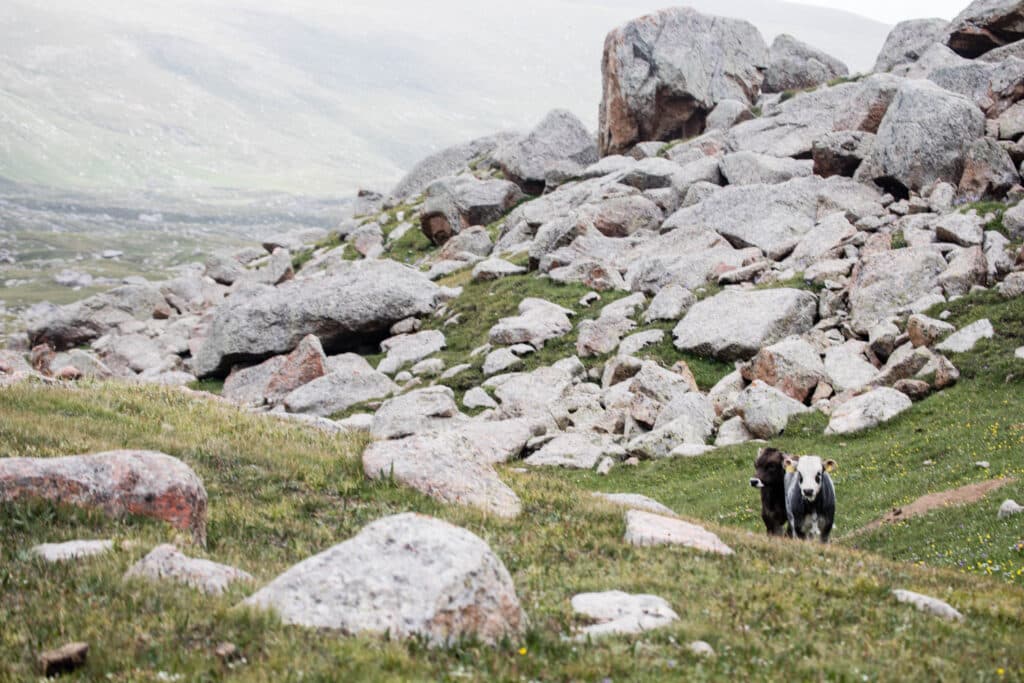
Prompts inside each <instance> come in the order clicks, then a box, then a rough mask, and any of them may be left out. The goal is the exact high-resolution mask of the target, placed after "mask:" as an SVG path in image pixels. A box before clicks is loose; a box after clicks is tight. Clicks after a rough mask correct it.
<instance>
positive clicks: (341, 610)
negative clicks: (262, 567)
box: [243, 513, 526, 646]
mask: <svg viewBox="0 0 1024 683" xmlns="http://www.w3.org/2000/svg"><path fill="white" fill-rule="evenodd" d="M243 604H245V605H248V606H250V607H257V608H264V609H272V610H274V611H276V612H277V613H278V614H279V615H280V617H281V619H282V620H283V621H284V622H285V623H286V624H297V625H301V626H308V627H310V628H322V629H331V630H335V631H340V632H342V633H344V634H346V635H357V634H360V633H374V634H383V633H389V634H390V635H391V636H392V637H394V638H409V637H411V636H422V637H424V638H426V639H427V641H428V642H430V643H431V644H433V645H438V646H443V645H446V644H449V643H452V642H454V641H457V640H459V639H460V638H464V637H476V638H479V639H480V640H482V641H484V642H488V643H496V642H498V641H499V640H501V639H502V638H504V637H506V636H510V637H513V638H515V637H517V636H519V635H520V634H521V633H522V632H523V630H524V629H525V627H526V615H525V614H524V613H523V610H522V608H521V607H520V606H519V599H518V598H517V596H516V591H515V586H514V585H513V584H512V577H511V576H510V575H509V573H508V570H507V569H506V568H505V565H504V564H503V563H502V562H501V560H500V559H499V558H498V557H497V556H496V555H495V554H494V553H493V552H492V551H491V549H490V548H489V547H488V546H487V544H486V543H485V542H484V541H483V540H481V539H480V538H479V537H478V536H476V535H474V534H472V533H471V532H469V531H467V530H465V529H461V528H459V527H456V526H453V525H452V524H449V523H447V522H443V521H441V520H438V519H434V518H431V517H426V516H423V515H418V514H414V513H405V514H401V515H395V516H392V517H385V518H383V519H379V520H377V521H376V522H373V523H372V524H369V525H367V526H366V527H365V528H363V530H362V531H360V532H359V534H357V535H356V536H354V537H353V538H351V539H349V540H348V541H345V542H344V543H340V544H338V545H336V546H334V547H333V548H330V549H328V550H325V551H324V552H322V553H320V554H318V555H314V556H313V557H310V558H309V559H307V560H304V561H303V562H300V563H299V564H297V565H295V566H294V567H292V568H291V569H289V570H288V571H286V572H285V573H283V574H281V575H280V576H279V577H277V578H276V579H274V580H273V581H272V582H271V583H270V584H268V585H267V586H265V587H264V588H262V589H260V590H259V591H257V592H256V593H254V594H253V595H252V596H251V597H249V598H248V599H247V600H246V601H245V602H244V603H243Z"/></svg>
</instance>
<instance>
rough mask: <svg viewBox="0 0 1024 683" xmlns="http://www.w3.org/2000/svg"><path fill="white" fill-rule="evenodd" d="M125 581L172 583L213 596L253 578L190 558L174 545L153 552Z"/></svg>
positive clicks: (238, 570) (136, 565)
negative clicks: (168, 581) (239, 582)
mask: <svg viewBox="0 0 1024 683" xmlns="http://www.w3.org/2000/svg"><path fill="white" fill-rule="evenodd" d="M124 578H126V579H132V578H143V579H149V580H150V581H163V580H170V581H175V582H177V583H183V584H185V585H187V586H191V587H192V588H195V589H196V590H200V591H202V592H204V593H209V594H211V595H219V594H221V593H223V592H224V591H226V590H227V589H228V586H230V585H231V584H232V583H234V582H236V581H244V582H252V581H254V579H253V577H252V575H251V574H249V573H247V572H244V571H242V570H240V569H236V568H234V567H229V566H228V565H224V564H218V563H216V562H211V561H210V560H203V559H198V558H193V557H188V556H186V555H184V554H182V553H181V552H180V551H179V550H178V549H177V548H175V547H174V546H173V545H160V546H157V547H156V548H153V550H152V551H150V553H149V554H148V555H146V556H145V557H144V558H142V559H141V560H139V561H138V562H136V563H135V564H134V565H132V566H131V568H129V569H128V571H127V572H125V575H124Z"/></svg>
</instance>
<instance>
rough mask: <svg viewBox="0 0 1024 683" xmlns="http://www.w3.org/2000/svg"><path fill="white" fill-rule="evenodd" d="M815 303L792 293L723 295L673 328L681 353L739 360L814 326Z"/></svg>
mask: <svg viewBox="0 0 1024 683" xmlns="http://www.w3.org/2000/svg"><path fill="white" fill-rule="evenodd" d="M817 311H818V299H817V297H815V296H814V295H813V294H810V293H809V292H804V291H800V290H796V289H764V290H755V291H749V292H741V291H728V290H727V291H725V292H722V293H721V294H718V295H716V296H713V297H711V298H710V299H705V300H704V301H701V302H699V303H697V304H696V305H694V306H693V307H692V308H691V309H690V310H689V312H688V313H687V314H686V317H685V318H683V319H682V321H680V323H679V324H678V325H677V326H676V328H675V330H674V331H673V334H674V335H675V346H676V348H677V349H679V350H681V351H687V352H690V353H696V354H699V355H701V356H713V357H715V358H718V359H720V360H725V361H733V360H744V359H747V358H750V357H752V356H753V355H754V354H756V353H757V352H758V351H759V350H761V349H762V348H763V347H765V346H768V345H770V344H774V343H775V342H778V341H781V340H783V339H785V338H786V337H789V336H791V335H800V334H803V333H804V332H807V331H808V330H810V329H811V328H812V327H813V326H814V322H815V319H816V317H817Z"/></svg>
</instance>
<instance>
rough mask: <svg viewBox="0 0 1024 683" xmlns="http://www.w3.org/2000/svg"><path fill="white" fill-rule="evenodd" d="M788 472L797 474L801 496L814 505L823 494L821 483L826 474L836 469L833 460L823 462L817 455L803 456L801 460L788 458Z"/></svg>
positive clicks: (797, 483) (786, 462) (786, 463)
mask: <svg viewBox="0 0 1024 683" xmlns="http://www.w3.org/2000/svg"><path fill="white" fill-rule="evenodd" d="M785 465H786V470H787V471H788V472H795V473H796V485H797V486H799V487H800V495H802V496H803V498H804V500H806V501H807V502H809V503H813V502H814V501H815V500H817V498H818V494H819V493H821V481H822V479H824V477H825V472H831V471H832V470H833V469H835V465H836V464H835V462H834V461H832V460H828V461H823V460H822V459H821V458H819V457H818V456H816V455H803V456H800V457H799V458H793V457H787V458H786V461H785Z"/></svg>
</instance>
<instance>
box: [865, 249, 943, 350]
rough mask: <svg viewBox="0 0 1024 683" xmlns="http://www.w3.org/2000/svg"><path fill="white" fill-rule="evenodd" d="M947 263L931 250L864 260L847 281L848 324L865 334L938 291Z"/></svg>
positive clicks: (897, 252) (899, 251)
mask: <svg viewBox="0 0 1024 683" xmlns="http://www.w3.org/2000/svg"><path fill="white" fill-rule="evenodd" d="M945 270H946V260H945V259H944V258H942V255H941V254H940V253H939V252H938V251H936V250H934V249H932V248H930V247H911V248H907V249H895V250H892V251H883V252H880V253H875V254H870V255H868V256H866V257H865V258H864V259H863V260H862V261H861V262H860V263H859V264H858V265H857V267H856V268H855V269H854V272H853V276H852V278H851V280H850V286H849V291H850V318H851V319H850V323H851V325H852V326H853V329H854V330H856V331H857V332H858V333H859V334H867V332H868V331H869V330H870V329H871V328H872V327H874V325H875V323H877V322H879V321H880V320H883V319H884V318H888V317H889V316H891V315H893V314H895V313H899V312H900V311H903V310H905V309H907V308H909V307H910V305H911V304H913V303H914V302H915V301H917V300H918V299H920V298H921V297H923V296H925V295H927V294H932V293H934V292H936V291H937V289H938V287H939V276H940V275H941V274H942V273H943V271H945Z"/></svg>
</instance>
